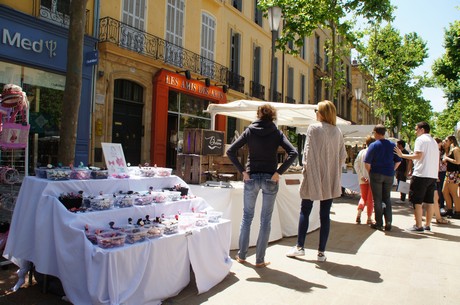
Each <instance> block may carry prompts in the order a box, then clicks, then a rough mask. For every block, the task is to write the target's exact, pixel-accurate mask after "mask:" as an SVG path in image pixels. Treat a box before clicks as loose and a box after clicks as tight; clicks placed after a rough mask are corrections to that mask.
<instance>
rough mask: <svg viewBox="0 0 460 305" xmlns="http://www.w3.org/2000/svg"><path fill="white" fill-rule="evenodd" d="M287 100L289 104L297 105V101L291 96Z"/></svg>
mask: <svg viewBox="0 0 460 305" xmlns="http://www.w3.org/2000/svg"><path fill="white" fill-rule="evenodd" d="M285 100H286V103H287V104H295V103H296V101H295V99H294V98H292V97H289V96H286V97H285Z"/></svg>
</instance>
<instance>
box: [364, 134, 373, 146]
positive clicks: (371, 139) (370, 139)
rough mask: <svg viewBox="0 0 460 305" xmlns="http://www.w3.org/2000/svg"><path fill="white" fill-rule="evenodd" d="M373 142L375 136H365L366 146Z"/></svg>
mask: <svg viewBox="0 0 460 305" xmlns="http://www.w3.org/2000/svg"><path fill="white" fill-rule="evenodd" d="M373 142H375V138H374V137H373V136H367V138H366V146H367V147H369V145H371V144H372V143H373Z"/></svg>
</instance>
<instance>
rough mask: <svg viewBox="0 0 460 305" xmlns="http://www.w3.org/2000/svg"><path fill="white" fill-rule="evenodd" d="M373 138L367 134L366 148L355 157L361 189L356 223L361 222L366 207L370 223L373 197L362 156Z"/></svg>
mask: <svg viewBox="0 0 460 305" xmlns="http://www.w3.org/2000/svg"><path fill="white" fill-rule="evenodd" d="M374 141H375V138H374V137H372V136H368V137H367V138H366V148H364V149H362V150H361V151H360V152H359V153H358V156H357V157H356V159H355V163H354V168H355V171H356V174H358V181H359V189H360V191H361V198H360V199H359V203H358V215H356V223H357V224H360V223H361V213H362V212H363V210H364V207H366V212H367V224H369V225H370V224H372V213H373V212H374V199H373V198H372V191H371V186H370V184H369V173H368V172H367V170H366V167H365V166H364V158H366V152H367V148H368V147H369V145H371V143H374Z"/></svg>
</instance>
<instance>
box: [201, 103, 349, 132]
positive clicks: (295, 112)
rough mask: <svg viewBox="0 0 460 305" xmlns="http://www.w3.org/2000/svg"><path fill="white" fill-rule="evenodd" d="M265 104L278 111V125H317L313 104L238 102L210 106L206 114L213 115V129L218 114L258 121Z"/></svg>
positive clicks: (345, 122) (341, 121)
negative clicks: (259, 112)
mask: <svg viewBox="0 0 460 305" xmlns="http://www.w3.org/2000/svg"><path fill="white" fill-rule="evenodd" d="M263 104H270V105H272V106H273V107H274V108H275V109H276V111H277V120H276V122H275V123H276V124H277V125H286V126H291V127H302V126H304V127H308V125H309V124H312V123H316V122H317V121H316V114H315V109H317V108H318V106H317V105H312V104H284V103H274V102H265V101H252V100H237V101H234V102H230V103H227V104H209V105H208V108H207V109H206V112H208V113H210V114H211V128H212V129H214V128H215V117H216V114H221V115H226V116H230V117H234V118H238V119H242V120H246V121H250V122H252V121H254V120H256V119H257V108H258V107H259V106H260V105H263ZM339 124H340V125H346V124H350V122H349V121H347V120H344V119H341V118H339V117H337V125H339Z"/></svg>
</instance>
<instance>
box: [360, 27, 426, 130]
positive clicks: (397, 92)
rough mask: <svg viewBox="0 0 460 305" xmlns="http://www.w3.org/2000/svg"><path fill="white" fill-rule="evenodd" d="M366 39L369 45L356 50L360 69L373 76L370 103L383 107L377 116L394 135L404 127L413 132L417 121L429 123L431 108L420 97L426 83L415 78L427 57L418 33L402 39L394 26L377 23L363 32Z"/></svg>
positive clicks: (363, 45)
mask: <svg viewBox="0 0 460 305" xmlns="http://www.w3.org/2000/svg"><path fill="white" fill-rule="evenodd" d="M364 37H367V43H363V44H359V45H357V50H358V51H359V59H360V62H361V63H362V66H361V68H363V69H365V70H366V71H367V72H368V73H370V75H371V76H372V78H371V81H370V83H369V84H368V86H369V89H370V90H369V91H370V92H371V94H370V96H368V98H369V101H370V102H371V103H372V104H373V105H374V106H375V105H377V104H379V103H380V105H381V107H380V108H379V109H377V110H376V114H377V115H378V116H383V117H384V118H385V125H386V126H387V127H389V128H390V129H391V130H392V131H393V134H398V133H401V131H402V129H403V126H408V128H409V130H410V128H413V126H414V124H415V123H416V122H418V121H421V120H428V119H429V118H430V117H431V108H430V107H431V106H430V105H429V102H428V101H425V100H424V99H423V98H421V95H422V91H421V88H422V87H423V86H425V84H426V80H425V77H416V76H415V75H414V70H415V69H416V68H417V67H419V66H420V65H421V64H422V63H423V61H424V60H425V58H427V57H428V50H427V47H426V43H425V42H424V41H423V40H422V39H421V37H419V36H418V35H417V34H416V33H409V34H406V35H404V36H401V35H400V33H399V31H398V30H396V29H394V28H393V27H392V26H391V24H387V25H386V26H383V27H382V26H381V25H380V23H376V24H374V25H372V26H371V27H370V28H369V29H367V30H366V31H365V32H364ZM418 103H420V105H418ZM415 109H418V110H420V111H421V113H420V114H419V113H416V112H414V110H415ZM407 135H408V134H407Z"/></svg>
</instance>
